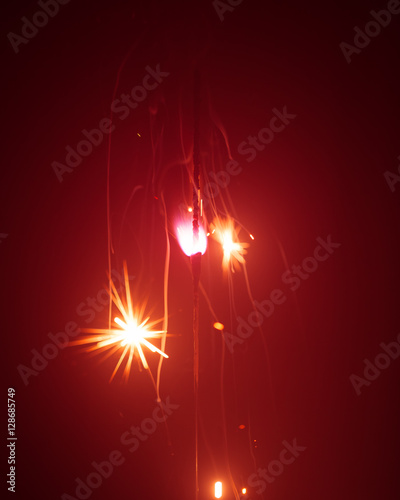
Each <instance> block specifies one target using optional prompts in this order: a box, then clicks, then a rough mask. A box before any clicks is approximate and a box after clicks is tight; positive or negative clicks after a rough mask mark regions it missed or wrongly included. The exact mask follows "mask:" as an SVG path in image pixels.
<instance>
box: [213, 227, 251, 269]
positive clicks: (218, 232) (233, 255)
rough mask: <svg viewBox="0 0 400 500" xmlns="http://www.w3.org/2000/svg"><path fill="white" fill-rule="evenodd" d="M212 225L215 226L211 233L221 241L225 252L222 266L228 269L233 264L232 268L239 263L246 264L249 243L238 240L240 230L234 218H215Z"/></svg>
mask: <svg viewBox="0 0 400 500" xmlns="http://www.w3.org/2000/svg"><path fill="white" fill-rule="evenodd" d="M211 226H212V228H213V230H212V232H211V234H212V236H213V237H214V238H215V239H216V240H217V241H219V243H221V245H222V249H223V252H224V256H223V260H222V267H224V268H225V269H228V268H229V266H231V270H234V267H239V264H245V259H244V257H243V255H246V253H247V250H246V248H247V247H248V246H249V244H248V243H242V242H240V241H239V240H238V234H239V230H237V229H236V228H235V224H234V222H233V220H232V219H230V218H227V219H225V220H221V219H215V220H214V222H213V224H212V225H211Z"/></svg>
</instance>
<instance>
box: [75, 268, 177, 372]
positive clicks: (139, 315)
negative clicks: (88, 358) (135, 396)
mask: <svg viewBox="0 0 400 500" xmlns="http://www.w3.org/2000/svg"><path fill="white" fill-rule="evenodd" d="M124 278H125V297H122V296H120V294H119V292H118V291H117V289H116V287H115V284H114V283H113V281H112V280H110V289H111V300H112V303H113V305H114V307H115V308H116V309H117V310H118V312H119V313H120V315H121V316H122V317H123V319H121V318H120V317H118V316H116V317H115V318H114V322H115V325H116V326H117V327H119V328H102V329H99V328H83V329H81V331H82V332H85V333H91V334H92V335H88V336H87V337H83V338H81V339H78V340H76V341H74V342H71V343H70V345H87V348H86V350H87V351H88V352H92V351H94V352H99V353H101V352H106V351H107V352H106V357H108V356H110V355H112V354H115V353H119V352H120V353H121V354H120V357H119V359H118V362H117V364H116V366H115V369H114V371H113V373H112V375H111V379H110V381H111V380H112V379H113V378H114V376H115V374H116V373H117V371H118V369H119V368H120V366H121V365H123V364H124V371H123V376H124V377H125V378H126V379H128V377H129V374H130V370H131V367H132V362H133V359H134V357H135V358H136V359H137V360H138V361H140V362H141V364H142V365H143V368H145V369H146V370H147V369H149V365H148V362H147V359H146V356H145V353H144V351H143V347H146V348H147V349H149V350H150V351H151V352H153V353H158V354H159V355H160V356H163V357H164V358H168V355H167V354H165V352H163V351H162V350H161V349H158V348H157V347H156V346H155V345H153V344H152V343H151V342H149V340H147V339H159V338H161V337H162V336H163V334H165V333H166V332H165V331H164V330H152V328H153V327H154V326H155V325H157V324H158V323H160V322H161V321H162V319H159V320H156V321H150V322H149V319H150V316H147V317H145V314H144V313H145V308H146V304H142V305H141V306H140V307H136V308H134V307H133V305H132V299H131V292H130V287H129V277H128V270H127V267H126V263H125V262H124Z"/></svg>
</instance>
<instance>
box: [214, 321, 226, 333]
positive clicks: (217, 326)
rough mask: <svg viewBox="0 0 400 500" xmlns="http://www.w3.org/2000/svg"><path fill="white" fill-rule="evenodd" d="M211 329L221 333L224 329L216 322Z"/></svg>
mask: <svg viewBox="0 0 400 500" xmlns="http://www.w3.org/2000/svg"><path fill="white" fill-rule="evenodd" d="M213 327H214V328H215V329H216V330H220V331H222V330H223V329H224V328H225V327H224V325H223V324H222V323H219V322H218V321H216V322H215V323H214V324H213Z"/></svg>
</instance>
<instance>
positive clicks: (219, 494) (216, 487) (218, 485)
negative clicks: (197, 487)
mask: <svg viewBox="0 0 400 500" xmlns="http://www.w3.org/2000/svg"><path fill="white" fill-rule="evenodd" d="M214 496H215V498H221V497H222V483H221V481H217V482H216V483H215V485H214Z"/></svg>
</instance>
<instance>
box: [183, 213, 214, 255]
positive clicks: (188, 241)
mask: <svg viewBox="0 0 400 500" xmlns="http://www.w3.org/2000/svg"><path fill="white" fill-rule="evenodd" d="M176 235H177V237H178V241H179V245H180V246H181V248H182V251H183V253H185V254H186V255H187V256H189V257H190V256H191V255H194V254H196V253H199V252H201V253H202V254H203V255H204V253H205V251H206V250H207V236H206V233H205V231H204V228H203V227H202V226H200V228H199V238H198V239H195V238H194V236H193V226H192V222H191V221H185V222H181V223H180V224H179V225H178V227H177V228H176Z"/></svg>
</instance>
